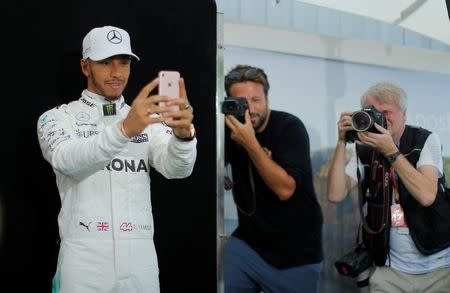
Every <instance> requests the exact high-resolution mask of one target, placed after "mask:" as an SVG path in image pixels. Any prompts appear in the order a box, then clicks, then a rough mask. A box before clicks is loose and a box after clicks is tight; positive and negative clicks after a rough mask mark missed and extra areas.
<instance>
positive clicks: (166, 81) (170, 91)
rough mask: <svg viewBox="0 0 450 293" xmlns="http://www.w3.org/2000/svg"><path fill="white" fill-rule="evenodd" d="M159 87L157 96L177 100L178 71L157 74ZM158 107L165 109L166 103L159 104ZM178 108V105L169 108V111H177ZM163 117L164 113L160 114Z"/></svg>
mask: <svg viewBox="0 0 450 293" xmlns="http://www.w3.org/2000/svg"><path fill="white" fill-rule="evenodd" d="M158 77H159V86H158V94H159V95H160V96H166V97H168V98H170V99H178V98H179V97H180V85H179V80H180V73H179V72H178V71H166V70H163V71H160V72H159V73H158ZM159 106H160V107H166V102H160V103H159ZM179 109H180V107H179V106H178V105H173V106H170V110H171V111H178V110H179ZM162 116H164V113H162Z"/></svg>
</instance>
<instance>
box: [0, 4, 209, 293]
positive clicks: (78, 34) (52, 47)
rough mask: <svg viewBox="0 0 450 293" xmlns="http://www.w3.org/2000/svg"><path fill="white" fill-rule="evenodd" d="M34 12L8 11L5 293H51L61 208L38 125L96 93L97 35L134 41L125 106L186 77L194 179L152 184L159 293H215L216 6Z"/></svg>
mask: <svg viewBox="0 0 450 293" xmlns="http://www.w3.org/2000/svg"><path fill="white" fill-rule="evenodd" d="M36 2H38V3H35V2H30V3H28V2H24V1H15V2H9V3H7V4H3V6H4V7H3V9H2V10H3V12H2V22H3V23H2V24H3V25H2V27H3V32H2V34H3V36H2V38H3V40H2V45H1V46H2V48H3V50H2V52H3V53H2V55H3V58H2V60H3V64H2V67H1V68H2V69H3V73H2V75H3V76H4V77H3V78H2V79H3V86H2V91H3V97H2V104H3V107H2V115H1V124H0V125H1V127H2V128H1V129H2V142H1V146H2V148H1V151H2V159H1V165H2V171H1V174H2V175H1V185H0V188H1V189H0V193H1V197H0V200H1V202H0V204H1V205H0V207H1V210H0V216H1V218H0V220H1V221H2V223H1V225H0V228H1V230H0V233H1V234H0V240H1V242H0V245H1V250H0V266H1V285H0V291H2V292H8V290H6V288H14V289H13V290H11V291H13V292H51V279H52V277H53V274H54V272H55V268H56V259H57V252H58V245H57V239H58V227H57V215H58V212H59V208H60V199H59V195H58V193H57V189H56V184H55V176H54V174H53V171H52V170H51V168H50V165H49V164H48V163H47V162H46V161H44V159H43V158H42V154H41V151H40V149H39V145H38V142H37V136H36V122H37V118H38V117H39V115H40V114H42V113H43V112H44V111H46V110H48V109H50V108H52V107H54V106H56V105H59V104H62V103H67V102H69V101H71V100H74V99H78V98H79V97H80V94H81V91H82V90H83V89H84V88H85V85H86V84H85V82H86V81H85V78H84V76H83V75H82V73H81V70H80V65H79V60H80V58H81V43H82V39H83V37H84V35H85V34H86V33H87V32H88V31H89V30H90V29H91V28H92V27H94V26H102V25H114V26H118V27H121V28H123V29H125V30H127V31H128V32H129V33H130V35H131V42H132V48H133V51H134V52H135V53H136V54H137V55H138V56H139V57H140V58H141V61H140V62H134V63H133V64H132V70H131V77H130V81H129V84H128V87H127V90H126V91H125V94H124V96H125V98H126V100H127V102H131V101H132V99H133V97H134V96H135V95H136V94H137V93H138V92H139V90H140V88H141V87H142V86H143V85H144V84H146V83H147V82H148V81H150V80H151V79H153V78H154V77H156V75H157V72H158V71H159V70H162V69H169V70H178V71H180V72H181V75H182V76H183V77H184V79H185V82H186V87H187V91H188V98H189V100H190V102H191V104H192V105H193V108H194V123H195V125H196V129H197V137H198V145H197V150H198V157H197V162H196V166H195V168H194V173H193V174H192V175H191V176H190V177H189V178H187V179H183V180H172V181H168V180H165V179H164V178H162V177H161V176H160V175H159V174H155V172H153V173H152V175H151V177H152V178H151V180H152V203H153V211H154V217H155V227H156V231H155V244H156V249H157V252H158V258H159V264H160V281H161V292H163V293H164V292H215V291H216V201H215V198H216V197H215V193H216V191H215V190H216V189H215V186H216V173H215V162H216V159H215V145H216V138H215V137H216V135H215V127H216V126H215V92H216V83H215V82H216V5H215V2H214V1H213V0H195V1H185V0H165V1H158V0H151V1H142V0H122V1H117V0H109V1H72V2H68V1H45V2H44V1H36ZM5 77H6V80H5Z"/></svg>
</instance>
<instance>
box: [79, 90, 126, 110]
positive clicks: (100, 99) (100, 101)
mask: <svg viewBox="0 0 450 293" xmlns="http://www.w3.org/2000/svg"><path fill="white" fill-rule="evenodd" d="M81 96H82V97H84V98H86V99H88V100H89V101H91V102H92V103H94V104H96V105H97V106H102V105H104V104H117V106H119V105H120V106H122V105H123V103H124V97H123V96H120V98H118V99H117V100H115V101H110V100H108V99H106V98H105V97H104V96H101V95H99V94H96V93H93V92H90V91H88V90H87V89H85V90H84V91H83V92H82V93H81ZM120 108H121V107H120Z"/></svg>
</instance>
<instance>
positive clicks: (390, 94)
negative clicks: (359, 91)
mask: <svg viewBox="0 0 450 293" xmlns="http://www.w3.org/2000/svg"><path fill="white" fill-rule="evenodd" d="M369 97H371V98H373V99H375V100H377V101H379V102H382V103H389V102H391V103H392V102H393V103H395V104H397V105H398V106H399V107H400V109H401V110H402V111H403V112H406V108H407V107H408V100H407V97H406V93H405V91H404V90H403V89H402V88H401V87H399V86H397V85H395V84H393V83H390V82H380V83H377V84H375V85H373V86H371V87H370V88H369V89H368V90H367V91H366V92H365V93H364V94H363V95H362V97H361V106H362V107H364V106H367V105H368V104H367V99H368V98H369Z"/></svg>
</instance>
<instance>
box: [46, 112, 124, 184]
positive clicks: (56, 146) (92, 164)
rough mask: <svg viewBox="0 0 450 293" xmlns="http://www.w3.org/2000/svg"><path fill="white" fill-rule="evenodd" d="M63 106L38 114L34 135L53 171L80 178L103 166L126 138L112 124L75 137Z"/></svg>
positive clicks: (121, 147)
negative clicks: (87, 136)
mask: <svg viewBox="0 0 450 293" xmlns="http://www.w3.org/2000/svg"><path fill="white" fill-rule="evenodd" d="M70 121H71V119H70V117H69V116H68V114H67V113H66V112H65V106H62V107H60V108H58V109H56V108H55V109H52V110H49V111H47V112H45V113H44V114H42V115H41V116H40V117H39V120H38V123H37V134H38V139H39V145H40V147H41V151H42V154H43V156H44V158H45V159H46V160H47V161H48V162H49V163H50V164H51V165H52V167H53V169H54V170H55V171H58V172H60V173H62V174H65V175H67V176H69V177H72V178H74V179H76V180H82V179H84V178H86V177H88V176H90V175H92V174H93V173H95V172H97V171H99V170H101V169H103V168H104V167H105V166H106V165H108V163H109V162H110V161H111V160H112V159H113V158H114V156H116V155H117V154H118V153H120V152H121V151H122V150H123V149H124V148H125V146H126V144H127V142H128V141H129V140H128V139H127V138H126V137H125V136H124V135H123V134H122V133H121V131H120V129H119V128H118V127H117V125H116V124H112V125H109V126H107V127H105V129H104V130H103V131H102V132H100V133H99V134H98V135H95V136H92V137H89V138H87V139H78V137H77V135H76V134H75V132H74V129H73V127H72V125H71V122H70Z"/></svg>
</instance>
